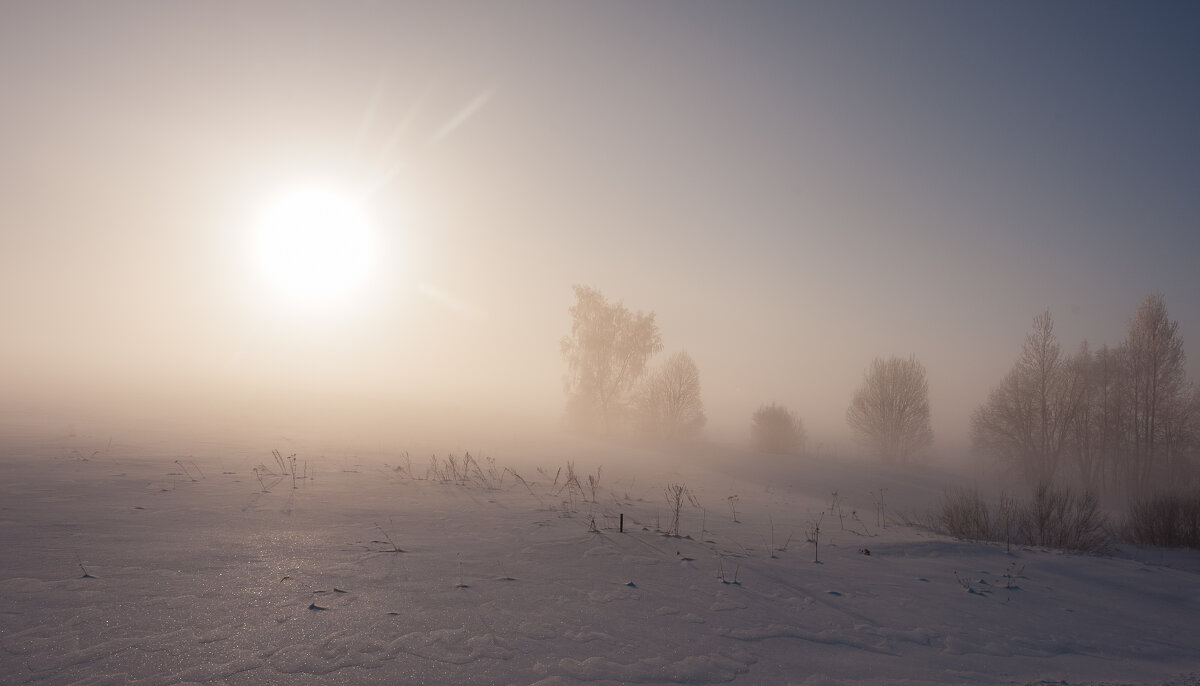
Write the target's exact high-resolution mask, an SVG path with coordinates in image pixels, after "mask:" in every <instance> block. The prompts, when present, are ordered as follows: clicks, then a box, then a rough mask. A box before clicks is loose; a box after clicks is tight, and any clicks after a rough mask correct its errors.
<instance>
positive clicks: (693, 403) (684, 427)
mask: <svg viewBox="0 0 1200 686" xmlns="http://www.w3.org/2000/svg"><path fill="white" fill-rule="evenodd" d="M635 405H636V408H637V413H638V418H637V421H638V426H639V428H640V429H641V430H642V432H643V433H645V434H646V435H648V436H651V437H653V438H660V439H666V440H678V439H685V438H695V437H696V436H698V435H699V434H700V431H701V430H702V429H703V428H704V424H705V421H706V418H705V416H704V401H703V400H702V399H701V397H700V369H699V368H698V367H697V366H696V362H695V361H694V360H692V356H691V355H688V354H687V352H686V351H683V352H677V353H675V354H674V355H671V356H670V357H668V358H667V360H666V361H665V362H663V363H662V365H661V366H659V367H658V369H656V370H654V372H652V373H651V374H649V375H648V376H647V377H646V378H645V380H644V381H643V382H642V384H641V385H640V386H639V388H638V392H637V394H636V399H635Z"/></svg>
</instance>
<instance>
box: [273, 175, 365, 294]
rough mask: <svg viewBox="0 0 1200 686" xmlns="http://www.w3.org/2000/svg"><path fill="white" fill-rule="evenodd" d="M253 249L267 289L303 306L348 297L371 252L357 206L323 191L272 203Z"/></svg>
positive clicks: (309, 191) (342, 196)
mask: <svg viewBox="0 0 1200 686" xmlns="http://www.w3.org/2000/svg"><path fill="white" fill-rule="evenodd" d="M256 248H257V256H258V261H259V265H260V267H261V269H262V272H263V275H264V276H265V277H266V278H267V279H268V280H269V281H270V282H271V284H272V285H273V286H275V287H276V288H277V289H278V290H279V291H281V292H282V293H283V294H285V295H287V296H290V297H293V298H295V299H299V300H303V301H306V302H321V301H328V300H331V299H335V298H338V297H340V296H343V295H346V294H347V293H348V292H350V291H352V290H353V289H354V288H355V287H356V286H358V285H359V283H360V282H361V281H362V280H363V278H364V277H365V276H366V274H367V271H368V269H369V268H370V265H371V257H372V250H373V248H372V241H371V232H370V226H369V223H368V221H367V218H366V214H365V212H364V210H363V207H362V206H361V204H360V203H359V202H358V201H356V200H355V199H353V198H352V197H350V196H348V195H345V194H342V193H339V192H337V191H334V190H331V189H325V188H306V189H299V190H294V191H291V192H289V193H286V194H284V195H282V196H280V197H279V198H277V199H276V200H275V201H274V202H273V203H271V204H270V205H269V206H268V208H267V211H266V212H265V213H264V215H263V217H262V220H261V222H260V225H259V227H258V233H257V245H256Z"/></svg>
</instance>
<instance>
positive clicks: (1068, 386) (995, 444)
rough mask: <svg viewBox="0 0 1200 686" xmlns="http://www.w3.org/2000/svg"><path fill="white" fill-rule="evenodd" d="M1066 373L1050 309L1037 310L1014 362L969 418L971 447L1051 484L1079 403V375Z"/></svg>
mask: <svg viewBox="0 0 1200 686" xmlns="http://www.w3.org/2000/svg"><path fill="white" fill-rule="evenodd" d="M1072 372H1073V370H1072V367H1071V365H1070V364H1069V363H1068V360H1067V358H1066V357H1064V356H1063V354H1062V348H1061V346H1059V344H1058V339H1057V338H1056V337H1055V335H1054V322H1053V320H1052V319H1051V317H1050V313H1049V312H1043V313H1042V314H1039V315H1038V316H1037V317H1035V318H1034V320H1033V330H1032V331H1030V333H1029V335H1028V336H1026V337H1025V345H1024V347H1023V348H1022V349H1021V356H1020V357H1019V358H1018V359H1017V363H1016V365H1014V366H1013V368H1012V369H1011V370H1010V371H1009V372H1008V374H1007V375H1005V377H1004V380H1003V381H1001V382H1000V385H999V386H997V387H996V388H994V389H992V392H991V393H990V394H989V395H988V399H987V401H986V402H985V403H984V404H983V405H982V406H980V407H979V408H978V409H977V410H976V411H975V413H974V414H973V415H972V417H971V441H972V444H973V446H974V449H975V451H976V452H977V453H979V454H982V455H986V456H989V457H992V458H994V459H996V460H997V461H1000V462H1003V463H1008V464H1011V465H1012V466H1014V467H1015V468H1017V469H1019V470H1020V472H1021V474H1022V475H1023V476H1024V477H1025V479H1026V480H1028V481H1029V482H1030V483H1033V484H1049V483H1051V482H1052V481H1053V480H1054V478H1055V477H1056V475H1057V474H1058V472H1059V469H1060V467H1061V465H1062V462H1063V461H1064V459H1065V456H1066V454H1067V448H1068V445H1069V441H1070V439H1071V438H1072V430H1073V428H1074V426H1075V424H1074V422H1075V419H1076V417H1075V415H1076V412H1077V411H1078V409H1079V407H1080V386H1079V383H1078V381H1079V379H1078V377H1077V375H1076V374H1074V373H1072Z"/></svg>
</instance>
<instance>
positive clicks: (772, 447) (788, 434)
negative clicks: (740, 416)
mask: <svg viewBox="0 0 1200 686" xmlns="http://www.w3.org/2000/svg"><path fill="white" fill-rule="evenodd" d="M750 437H751V438H752V439H753V441H754V447H755V448H756V449H758V450H761V451H762V452H764V453H785V454H792V455H797V454H799V453H801V452H802V451H803V450H804V444H805V442H806V441H807V436H806V435H805V432H804V424H803V423H802V422H801V421H800V417H798V416H796V414H794V413H793V412H792V411H791V410H789V409H788V408H786V407H784V406H783V405H776V404H775V403H771V404H770V405H763V406H761V407H759V408H758V409H757V410H755V411H754V415H753V416H752V417H751V420H750Z"/></svg>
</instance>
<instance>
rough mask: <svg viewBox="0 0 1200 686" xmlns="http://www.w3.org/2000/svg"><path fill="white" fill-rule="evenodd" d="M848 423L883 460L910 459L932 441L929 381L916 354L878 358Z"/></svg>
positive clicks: (866, 375) (856, 396)
mask: <svg viewBox="0 0 1200 686" xmlns="http://www.w3.org/2000/svg"><path fill="white" fill-rule="evenodd" d="M846 423H847V424H849V425H850V428H851V429H853V430H854V433H855V434H857V436H858V437H859V439H860V440H862V441H863V442H864V443H866V444H867V445H868V446H870V447H871V449H872V450H874V451H875V452H876V453H877V454H878V455H879V457H880V459H882V460H883V461H884V462H887V463H892V462H907V461H908V460H909V459H910V458H912V457H914V456H915V455H917V454H918V453H919V452H921V451H923V450H925V449H927V448H929V446H931V445H932V444H933V427H932V425H931V424H930V419H929V382H928V381H927V380H926V378H925V367H924V366H923V365H922V364H921V363H920V362H918V361H917V358H916V357H915V356H914V357H909V358H908V359H904V358H901V357H890V358H888V359H886V360H885V359H883V358H881V357H877V358H875V360H874V361H873V362H872V363H871V365H870V366H869V367H868V368H867V371H866V372H865V373H864V375H863V384H862V386H860V387H859V389H858V391H857V392H855V394H854V399H853V400H852V401H851V402H850V407H849V408H848V409H847V410H846Z"/></svg>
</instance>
